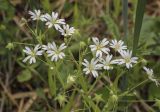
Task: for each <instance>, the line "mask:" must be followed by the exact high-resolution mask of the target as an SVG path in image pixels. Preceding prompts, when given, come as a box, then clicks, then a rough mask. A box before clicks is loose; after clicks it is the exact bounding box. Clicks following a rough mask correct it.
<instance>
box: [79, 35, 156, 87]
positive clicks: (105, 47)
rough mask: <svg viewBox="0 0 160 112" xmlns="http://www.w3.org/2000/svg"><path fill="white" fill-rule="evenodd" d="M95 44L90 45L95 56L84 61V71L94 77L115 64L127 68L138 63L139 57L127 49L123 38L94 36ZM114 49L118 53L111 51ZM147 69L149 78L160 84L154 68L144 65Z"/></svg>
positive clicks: (110, 68)
mask: <svg viewBox="0 0 160 112" xmlns="http://www.w3.org/2000/svg"><path fill="white" fill-rule="evenodd" d="M92 41H93V43H94V44H93V45H90V46H89V47H90V48H91V51H92V52H93V55H94V58H93V59H91V62H89V61H87V60H86V59H84V62H83V63H82V64H83V65H84V66H85V68H84V69H83V71H84V72H85V74H92V75H93V77H98V71H99V70H102V69H104V70H112V69H113V68H114V65H125V66H126V68H127V69H130V68H132V67H133V64H136V63H137V60H138V57H133V56H132V51H131V50H128V49H127V46H126V45H124V42H123V41H122V40H119V41H117V40H115V39H114V40H111V41H109V40H107V39H106V38H104V39H103V40H101V41H100V40H99V39H98V38H97V37H92ZM112 49H113V50H114V52H115V54H116V53H117V54H116V55H113V54H111V53H110V51H111V50H112ZM143 68H144V70H145V71H146V73H147V75H148V78H149V79H150V80H151V81H153V82H155V83H156V85H157V86H158V85H159V82H158V81H157V80H156V79H155V78H154V76H153V70H152V69H148V68H146V67H143Z"/></svg>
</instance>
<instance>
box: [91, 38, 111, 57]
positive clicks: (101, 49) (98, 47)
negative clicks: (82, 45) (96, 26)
mask: <svg viewBox="0 0 160 112" xmlns="http://www.w3.org/2000/svg"><path fill="white" fill-rule="evenodd" d="M92 40H93V42H94V45H90V46H89V47H90V48H91V51H92V52H95V53H96V57H99V58H101V57H102V53H105V54H108V52H109V51H110V49H109V48H107V47H106V45H108V43H109V41H108V40H107V39H106V38H104V39H103V40H102V41H99V39H98V38H97V37H92Z"/></svg>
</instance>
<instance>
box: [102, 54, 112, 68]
mask: <svg viewBox="0 0 160 112" xmlns="http://www.w3.org/2000/svg"><path fill="white" fill-rule="evenodd" d="M112 57H113V56H112V55H107V57H106V58H105V59H103V58H101V59H100V62H101V63H102V64H103V68H104V69H105V70H110V69H113V66H112V64H115V62H114V60H112Z"/></svg>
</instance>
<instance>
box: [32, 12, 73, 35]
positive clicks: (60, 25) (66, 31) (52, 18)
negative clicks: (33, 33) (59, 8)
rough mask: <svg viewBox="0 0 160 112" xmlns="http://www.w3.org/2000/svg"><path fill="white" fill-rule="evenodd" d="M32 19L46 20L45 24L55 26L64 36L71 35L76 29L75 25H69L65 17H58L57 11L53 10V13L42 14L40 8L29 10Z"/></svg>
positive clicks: (49, 26) (50, 26)
mask: <svg viewBox="0 0 160 112" xmlns="http://www.w3.org/2000/svg"><path fill="white" fill-rule="evenodd" d="M29 14H30V15H31V17H30V18H31V19H32V20H40V21H43V22H45V25H46V26H47V27H48V28H52V27H54V28H55V29H56V30H57V31H59V32H60V33H61V35H63V36H71V35H72V34H73V33H74V32H75V29H74V27H69V25H68V24H66V23H65V20H64V19H59V18H58V13H57V12H52V13H51V15H50V14H48V13H46V14H42V13H41V11H40V10H34V11H33V12H32V11H29Z"/></svg>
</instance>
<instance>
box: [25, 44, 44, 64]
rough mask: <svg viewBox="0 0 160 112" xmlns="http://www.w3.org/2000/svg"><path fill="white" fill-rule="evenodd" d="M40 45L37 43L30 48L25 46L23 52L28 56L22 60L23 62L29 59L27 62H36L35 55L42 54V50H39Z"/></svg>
mask: <svg viewBox="0 0 160 112" xmlns="http://www.w3.org/2000/svg"><path fill="white" fill-rule="evenodd" d="M40 48H41V46H40V45H39V44H38V45H36V46H35V48H34V49H30V48H29V47H25V49H24V50H23V52H25V53H26V54H27V55H28V56H27V57H26V58H25V59H24V60H23V62H26V61H27V60H29V63H30V64H32V63H36V56H40V55H42V53H43V51H42V50H39V49H40Z"/></svg>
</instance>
